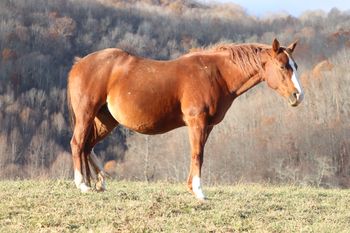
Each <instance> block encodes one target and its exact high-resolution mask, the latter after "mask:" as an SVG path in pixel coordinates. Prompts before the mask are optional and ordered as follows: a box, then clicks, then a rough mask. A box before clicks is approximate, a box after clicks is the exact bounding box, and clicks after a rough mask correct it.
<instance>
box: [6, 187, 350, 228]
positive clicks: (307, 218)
mask: <svg viewBox="0 0 350 233" xmlns="http://www.w3.org/2000/svg"><path fill="white" fill-rule="evenodd" d="M0 187H1V192H0V198H1V202H0V231H1V232H8V233H11V232H16V233H17V232H89V231H92V232H319V233H322V232H339V233H341V232H344V233H345V232H349V231H350V213H349V208H350V192H349V191H345V190H337V189H334V190H325V189H315V188H301V187H295V186H281V187H278V186H270V185H242V184H238V185H234V186H213V187H208V188H205V191H206V192H207V194H208V196H209V197H210V200H208V201H206V202H204V203H200V202H198V201H196V200H195V199H194V198H193V197H192V196H191V195H190V194H188V193H187V192H186V189H185V186H184V185H183V184H169V183H142V182H115V181H114V182H112V183H111V184H110V186H109V191H108V192H105V193H89V194H85V195H82V194H81V193H79V192H78V190H76V189H75V188H74V186H73V182H71V181H69V182H68V181H12V182H11V181H1V182H0Z"/></svg>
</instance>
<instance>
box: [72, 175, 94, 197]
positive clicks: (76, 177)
mask: <svg viewBox="0 0 350 233" xmlns="http://www.w3.org/2000/svg"><path fill="white" fill-rule="evenodd" d="M74 182H75V185H76V186H77V188H78V189H80V191H82V192H83V193H86V192H88V191H89V190H90V189H91V188H90V187H89V186H87V185H86V184H85V183H83V175H82V174H81V173H80V172H79V171H78V170H75V171H74Z"/></svg>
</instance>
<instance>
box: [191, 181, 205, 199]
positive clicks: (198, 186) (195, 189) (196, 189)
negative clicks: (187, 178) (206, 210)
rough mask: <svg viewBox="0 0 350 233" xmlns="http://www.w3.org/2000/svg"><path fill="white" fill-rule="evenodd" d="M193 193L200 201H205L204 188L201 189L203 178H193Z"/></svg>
mask: <svg viewBox="0 0 350 233" xmlns="http://www.w3.org/2000/svg"><path fill="white" fill-rule="evenodd" d="M192 191H193V192H194V194H195V195H196V197H197V198H198V199H200V200H204V199H205V196H204V194H203V191H202V187H201V178H199V177H198V176H194V177H193V178H192Z"/></svg>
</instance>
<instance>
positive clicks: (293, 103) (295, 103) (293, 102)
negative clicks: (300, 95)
mask: <svg viewBox="0 0 350 233" xmlns="http://www.w3.org/2000/svg"><path fill="white" fill-rule="evenodd" d="M288 103H289V105H290V106H292V107H296V106H298V105H299V103H300V102H299V101H298V99H297V98H295V97H294V96H290V97H289V98H288Z"/></svg>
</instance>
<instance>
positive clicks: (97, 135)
mask: <svg viewBox="0 0 350 233" xmlns="http://www.w3.org/2000/svg"><path fill="white" fill-rule="evenodd" d="M295 46H296V42H294V43H292V44H291V45H290V46H288V47H281V46H280V44H279V42H278V41H277V40H276V39H274V41H273V43H272V46H269V45H264V44H226V45H219V46H216V47H214V48H211V49H206V50H202V51H197V52H192V53H188V54H186V55H184V56H181V57H179V58H177V59H175V60H170V61H156V60H151V59H146V58H142V57H137V56H133V55H131V54H129V53H127V52H125V51H123V50H120V49H116V48H110V49H105V50H102V51H98V52H95V53H92V54H89V55H87V56H86V57H84V58H81V59H80V60H78V61H76V63H75V64H74V65H73V67H72V69H71V71H70V73H69V77H68V87H67V94H68V105H69V108H70V112H71V116H72V117H71V118H72V123H73V126H74V130H73V137H72V140H71V148H72V157H73V164H74V181H75V184H76V186H77V187H78V188H79V189H80V190H81V191H83V192H86V191H89V190H91V185H90V179H91V177H92V171H91V170H90V169H94V172H96V174H98V176H97V177H98V181H97V183H96V185H95V188H96V190H99V191H103V190H105V175H106V173H104V171H103V167H102V165H101V163H100V162H99V161H98V159H97V157H96V155H95V154H94V152H93V150H92V149H93V147H94V146H95V145H96V143H98V142H99V141H101V140H102V139H103V138H104V137H106V136H107V135H108V134H109V133H110V132H111V131H112V130H113V129H114V128H115V127H116V126H117V125H119V124H121V125H123V126H125V127H127V128H129V129H131V130H134V131H137V132H139V133H143V134H161V133H165V132H168V131H170V130H172V129H175V128H178V127H181V126H188V130H189V131H188V133H189V139H190V144H191V166H190V171H189V175H188V179H187V185H188V188H189V190H190V191H191V192H192V193H193V194H194V195H195V196H196V198H198V199H204V198H205V196H204V194H203V192H202V188H201V181H200V177H201V167H202V163H203V150H204V145H205V143H206V141H207V139H208V136H209V134H210V132H211V130H212V129H213V127H214V126H215V125H216V124H218V123H220V122H221V121H222V119H223V118H224V116H225V114H226V112H227V110H228V108H229V107H230V106H231V104H232V102H233V100H234V99H235V98H236V97H238V96H239V95H241V94H242V93H244V92H245V91H247V90H249V89H250V88H252V87H253V86H255V85H256V84H258V83H260V82H261V81H266V82H267V84H268V86H270V87H271V88H272V89H274V90H276V91H277V92H278V93H279V94H280V95H281V96H283V97H285V98H286V99H287V100H288V102H289V104H290V105H291V106H297V105H298V104H299V103H300V102H301V101H302V99H303V90H302V88H301V86H300V83H299V81H298V75H297V65H296V63H295V61H294V59H293V57H292V53H293V50H294V48H295Z"/></svg>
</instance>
